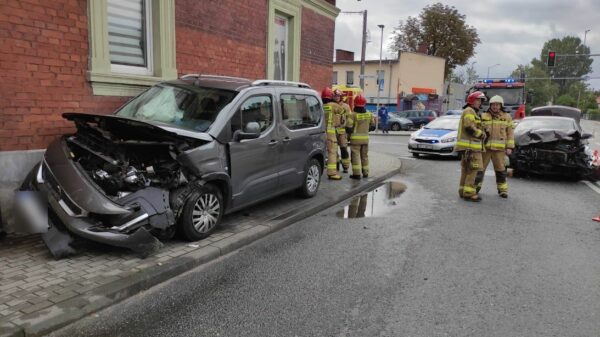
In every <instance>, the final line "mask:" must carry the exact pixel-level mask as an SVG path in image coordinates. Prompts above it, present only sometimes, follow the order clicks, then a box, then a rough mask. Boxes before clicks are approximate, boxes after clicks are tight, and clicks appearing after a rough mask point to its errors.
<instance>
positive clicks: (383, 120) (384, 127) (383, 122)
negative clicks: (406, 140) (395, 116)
mask: <svg viewBox="0 0 600 337" xmlns="http://www.w3.org/2000/svg"><path fill="white" fill-rule="evenodd" d="M377 116H378V117H379V128H380V129H381V132H383V133H390V131H389V130H388V119H389V118H390V116H389V114H388V110H387V107H386V106H385V105H382V106H381V107H380V108H379V111H378V112H377Z"/></svg>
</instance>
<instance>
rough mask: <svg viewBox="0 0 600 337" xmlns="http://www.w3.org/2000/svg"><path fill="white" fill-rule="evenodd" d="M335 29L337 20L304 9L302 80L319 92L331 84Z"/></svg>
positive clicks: (301, 57)
mask: <svg viewBox="0 0 600 337" xmlns="http://www.w3.org/2000/svg"><path fill="white" fill-rule="evenodd" d="M334 31H335V21H333V20H331V19H328V18H325V17H323V16H321V15H319V14H318V13H316V12H314V11H312V10H310V9H308V8H306V7H304V8H303V9H302V38H301V43H300V44H301V56H300V59H301V62H300V81H302V82H306V83H308V84H310V85H311V86H312V87H313V88H314V89H315V90H317V91H319V92H320V91H321V89H323V88H324V87H326V86H331V76H332V75H331V74H332V71H333V37H334Z"/></svg>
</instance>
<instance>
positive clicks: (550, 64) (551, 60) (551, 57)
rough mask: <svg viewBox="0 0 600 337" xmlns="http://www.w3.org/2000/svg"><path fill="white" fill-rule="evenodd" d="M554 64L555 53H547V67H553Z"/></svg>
mask: <svg viewBox="0 0 600 337" xmlns="http://www.w3.org/2000/svg"><path fill="white" fill-rule="evenodd" d="M555 62H556V52H553V51H549V52H548V63H547V64H548V67H554V63H555Z"/></svg>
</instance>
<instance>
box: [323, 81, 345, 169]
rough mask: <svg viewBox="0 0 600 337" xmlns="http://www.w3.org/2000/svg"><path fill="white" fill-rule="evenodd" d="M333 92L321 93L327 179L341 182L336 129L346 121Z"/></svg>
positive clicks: (324, 91)
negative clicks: (325, 126) (323, 113)
mask: <svg viewBox="0 0 600 337" xmlns="http://www.w3.org/2000/svg"><path fill="white" fill-rule="evenodd" d="M333 96H334V95H333V90H331V88H329V87H326V88H325V89H323V91H321V99H322V100H323V110H324V111H325V123H326V125H327V177H329V179H331V180H340V179H342V176H340V174H339V173H338V170H337V162H338V157H337V148H338V145H337V137H336V129H337V128H339V127H341V126H342V125H343V123H345V121H344V120H342V114H343V112H344V109H343V108H342V107H341V106H340V105H339V104H337V103H336V102H335V101H334V100H333V98H334V97H333Z"/></svg>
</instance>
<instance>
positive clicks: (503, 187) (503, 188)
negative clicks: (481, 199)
mask: <svg viewBox="0 0 600 337" xmlns="http://www.w3.org/2000/svg"><path fill="white" fill-rule="evenodd" d="M496 186H498V191H500V192H506V191H508V183H500V184H496Z"/></svg>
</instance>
